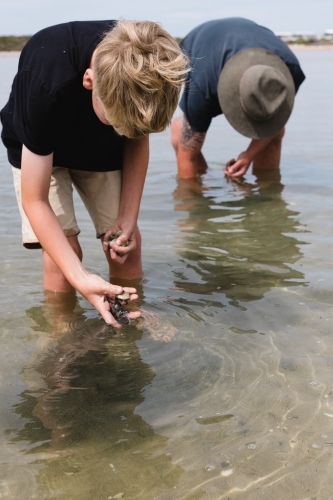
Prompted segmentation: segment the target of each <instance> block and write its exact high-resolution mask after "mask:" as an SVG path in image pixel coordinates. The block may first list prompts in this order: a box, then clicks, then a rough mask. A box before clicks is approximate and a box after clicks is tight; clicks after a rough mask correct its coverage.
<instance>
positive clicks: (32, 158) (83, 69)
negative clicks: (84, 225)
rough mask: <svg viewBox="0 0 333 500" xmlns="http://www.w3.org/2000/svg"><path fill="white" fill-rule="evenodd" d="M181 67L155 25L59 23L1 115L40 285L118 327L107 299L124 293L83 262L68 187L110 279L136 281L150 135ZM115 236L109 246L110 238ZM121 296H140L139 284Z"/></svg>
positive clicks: (173, 98)
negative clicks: (38, 258)
mask: <svg viewBox="0 0 333 500" xmlns="http://www.w3.org/2000/svg"><path fill="white" fill-rule="evenodd" d="M185 71H186V70H185V58H184V56H183V53H182V52H181V50H180V49H179V47H178V45H177V43H176V42H175V40H174V39H173V38H172V37H171V36H170V35H169V34H168V33H167V32H166V31H164V30H163V29H162V28H161V27H160V26H159V25H158V24H156V23H153V22H149V21H142V22H133V21H125V20H121V21H118V22H116V21H87V22H86V21H82V22H70V23H65V24H60V25H56V26H52V27H49V28H46V29H44V30H42V31H40V32H38V33H37V34H35V35H34V36H33V37H32V38H31V39H30V40H29V42H28V43H27V45H26V46H25V48H24V49H23V51H22V54H21V57H20V62H19V68H18V73H17V75H16V77H15V79H14V81H13V87H12V91H11V94H10V97H9V100H8V102H7V104H6V105H5V107H4V108H3V109H2V110H1V121H2V125H3V130H2V140H3V142H4V145H5V146H6V148H7V150H8V158H9V162H10V163H11V165H12V169H13V173H14V182H15V188H16V193H17V198H18V203H19V207H20V210H21V215H22V237H23V245H24V246H25V247H27V248H42V255H43V270H44V288H45V289H46V290H52V291H57V292H66V291H71V290H73V289H74V290H77V291H78V292H79V293H81V294H82V295H83V296H84V297H85V298H86V299H87V300H88V301H89V302H90V303H91V304H92V305H93V306H94V307H95V308H96V309H97V310H98V311H99V312H100V314H101V315H102V317H103V318H104V320H105V321H106V322H107V323H110V324H113V325H115V326H119V324H118V323H117V321H116V320H115V318H114V317H113V316H112V315H111V313H110V311H109V303H108V301H107V300H106V297H112V296H114V295H116V294H119V293H121V292H122V291H123V288H122V287H120V286H114V285H112V284H110V283H108V282H106V281H104V280H103V279H102V278H100V277H99V276H96V275H94V274H91V273H89V272H88V271H87V270H86V269H85V268H84V266H83V264H82V250H81V247H80V244H79V240H78V234H79V233H80V229H79V227H78V224H77V221H76V218H75V213H74V207H73V199H72V185H74V186H75V188H76V189H77V191H78V192H79V194H80V196H81V198H82V199H83V201H84V203H85V206H86V208H87V210H88V211H89V214H90V216H91V218H92V221H93V223H94V226H95V229H96V237H97V238H99V239H100V240H101V241H102V244H103V250H104V252H105V255H106V258H107V261H108V263H109V268H110V269H109V271H110V276H111V277H112V278H120V279H134V278H139V277H141V276H142V263H141V238H140V232H139V230H138V227H137V218H138V214H139V207H140V201H141V195H142V190H143V186H144V182H145V176H146V171H147V166H148V156H149V138H148V137H149V134H150V133H151V132H159V131H161V130H163V129H165V127H166V126H167V125H168V124H169V123H170V121H171V117H172V114H173V112H174V110H175V108H176V105H177V100H178V97H179V91H180V88H181V85H182V83H183V80H184V75H185ZM118 231H121V232H122V233H121V236H119V237H118V239H117V241H116V243H113V244H112V246H111V248H110V247H109V246H108V245H107V243H106V240H107V237H108V235H109V234H110V233H111V232H118ZM125 241H128V246H126V247H125V246H122V244H123V243H124V242H125ZM124 290H125V291H128V292H129V293H130V294H131V300H134V299H136V298H137V295H136V290H135V288H124ZM139 315H140V313H139V312H132V313H130V317H131V318H135V317H138V316H139Z"/></svg>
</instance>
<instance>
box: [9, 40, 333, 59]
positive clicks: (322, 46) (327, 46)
mask: <svg viewBox="0 0 333 500" xmlns="http://www.w3.org/2000/svg"><path fill="white" fill-rule="evenodd" d="M287 45H288V47H289V48H290V49H291V50H333V44H332V43H318V44H315V43H314V44H308V43H288V44H287ZM20 53H21V51H20V50H0V57H8V56H17V55H20Z"/></svg>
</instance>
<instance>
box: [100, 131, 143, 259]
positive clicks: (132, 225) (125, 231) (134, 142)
mask: <svg viewBox="0 0 333 500" xmlns="http://www.w3.org/2000/svg"><path fill="white" fill-rule="evenodd" d="M148 160H149V137H140V138H139V139H128V138H126V139H125V145H124V158H123V169H122V186H121V197H120V204H119V213H118V218H117V220H116V222H115V226H114V228H113V231H114V232H115V231H118V230H121V231H122V235H121V236H119V238H118V239H117V244H118V245H121V244H123V243H125V241H127V240H128V241H129V246H127V247H120V246H119V247H115V248H114V250H115V252H112V258H113V260H115V261H116V262H119V263H123V262H124V261H125V259H126V257H127V255H128V253H129V252H130V251H131V250H133V249H134V248H135V245H136V242H135V239H134V234H135V229H136V227H137V220H138V216H139V210H140V203H141V197H142V192H143V187H144V183H145V179H146V174H147V169H148ZM110 232H111V231H109V232H107V233H106V235H105V238H104V245H105V246H104V250H105V251H109V250H108V247H107V244H106V243H105V241H106V240H107V238H108V236H109V234H110ZM116 252H117V253H116Z"/></svg>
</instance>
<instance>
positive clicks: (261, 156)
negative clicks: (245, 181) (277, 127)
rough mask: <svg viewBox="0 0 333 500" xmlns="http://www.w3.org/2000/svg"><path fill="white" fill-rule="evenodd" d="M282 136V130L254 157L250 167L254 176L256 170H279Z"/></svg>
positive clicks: (283, 132) (283, 130)
mask: <svg viewBox="0 0 333 500" xmlns="http://www.w3.org/2000/svg"><path fill="white" fill-rule="evenodd" d="M284 134H285V129H282V130H281V131H280V132H279V133H278V134H276V135H275V136H274V137H273V139H272V140H271V141H270V142H269V143H268V144H267V146H266V147H265V148H264V149H263V150H262V151H260V153H258V154H257V155H256V156H255V158H254V160H253V167H252V171H253V173H254V174H255V171H256V170H273V169H276V168H279V166H280V159H281V148H282V139H283V136H284Z"/></svg>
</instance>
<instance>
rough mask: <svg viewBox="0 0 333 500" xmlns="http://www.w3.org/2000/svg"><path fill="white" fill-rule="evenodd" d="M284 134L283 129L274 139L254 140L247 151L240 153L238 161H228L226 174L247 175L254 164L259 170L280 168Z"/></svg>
mask: <svg viewBox="0 0 333 500" xmlns="http://www.w3.org/2000/svg"><path fill="white" fill-rule="evenodd" d="M284 132H285V130H284V128H283V129H282V130H280V131H279V132H278V133H277V134H275V135H274V136H273V137H268V138H267V139H260V140H259V139H253V140H252V141H251V142H250V144H249V147H248V148H247V150H246V151H244V152H243V153H240V155H239V156H238V158H237V160H235V159H234V158H233V159H232V160H229V161H228V163H227V165H226V168H225V170H224V173H225V174H226V175H228V176H229V177H241V176H242V175H245V173H246V172H247V170H248V168H249V166H250V165H251V163H252V162H254V166H255V167H257V168H259V169H274V168H278V167H279V164H280V155H281V142H282V138H283V136H284Z"/></svg>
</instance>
